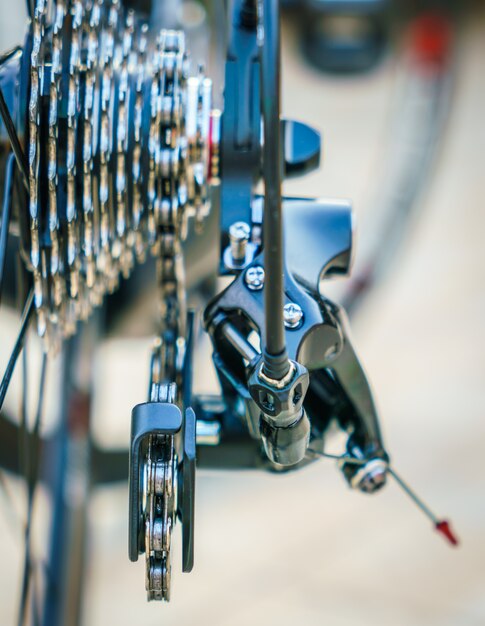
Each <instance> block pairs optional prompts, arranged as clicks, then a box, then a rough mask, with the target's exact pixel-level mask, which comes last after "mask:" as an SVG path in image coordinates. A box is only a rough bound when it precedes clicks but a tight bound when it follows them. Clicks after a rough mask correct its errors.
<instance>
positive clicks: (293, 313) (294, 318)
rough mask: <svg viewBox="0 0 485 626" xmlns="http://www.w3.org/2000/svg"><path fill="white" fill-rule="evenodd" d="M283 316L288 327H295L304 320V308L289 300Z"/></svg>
mask: <svg viewBox="0 0 485 626" xmlns="http://www.w3.org/2000/svg"><path fill="white" fill-rule="evenodd" d="M283 318H284V321H285V326H286V328H291V329H295V328H298V327H299V326H301V324H302V322H303V310H302V308H301V306H300V305H299V304H296V302H288V304H285V307H284V309H283Z"/></svg>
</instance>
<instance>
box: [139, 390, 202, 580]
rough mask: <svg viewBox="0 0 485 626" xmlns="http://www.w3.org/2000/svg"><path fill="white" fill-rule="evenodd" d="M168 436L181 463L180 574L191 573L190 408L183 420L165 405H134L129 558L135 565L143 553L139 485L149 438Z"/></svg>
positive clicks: (192, 471)
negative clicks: (177, 452) (175, 442)
mask: <svg viewBox="0 0 485 626" xmlns="http://www.w3.org/2000/svg"><path fill="white" fill-rule="evenodd" d="M159 435H162V436H163V435H168V436H174V437H175V438H176V441H177V444H178V445H177V446H176V447H177V448H178V449H179V453H180V458H181V459H182V460H181V463H180V464H179V466H178V467H177V473H178V510H177V514H178V517H179V519H180V521H181V523H182V570H183V571H184V572H190V571H191V570H192V567H193V563H194V496H195V459H196V447H195V437H196V419H195V413H194V411H193V410H192V409H191V408H188V409H186V410H185V413H184V417H183V418H182V411H181V410H180V408H179V407H178V406H177V405H175V404H171V403H168V402H167V403H166V402H145V403H143V404H137V405H136V406H135V408H134V409H133V411H132V417H131V445H130V481H129V484H130V494H129V547H128V550H129V557H130V560H132V561H137V560H138V556H139V555H140V554H143V553H144V552H145V519H144V510H143V501H142V485H143V481H144V470H145V463H146V459H147V451H148V441H149V438H150V437H154V436H159Z"/></svg>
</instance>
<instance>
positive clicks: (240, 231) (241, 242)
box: [229, 222, 251, 262]
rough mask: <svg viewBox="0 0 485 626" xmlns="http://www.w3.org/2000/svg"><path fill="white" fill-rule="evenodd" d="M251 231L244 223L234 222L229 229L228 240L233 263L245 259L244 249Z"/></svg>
mask: <svg viewBox="0 0 485 626" xmlns="http://www.w3.org/2000/svg"><path fill="white" fill-rule="evenodd" d="M250 234H251V229H250V227H249V224H246V222H234V224H231V226H230V227H229V239H230V240H231V256H232V259H233V261H236V262H238V261H239V262H243V261H244V260H245V258H246V247H247V244H248V241H249V235H250Z"/></svg>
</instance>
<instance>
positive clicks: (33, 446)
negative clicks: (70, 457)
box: [17, 351, 47, 626]
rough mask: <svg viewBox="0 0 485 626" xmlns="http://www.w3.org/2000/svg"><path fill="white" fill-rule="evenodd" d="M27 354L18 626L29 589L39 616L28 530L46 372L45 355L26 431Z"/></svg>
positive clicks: (24, 608) (24, 386) (23, 412)
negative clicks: (32, 415) (24, 510)
mask: <svg viewBox="0 0 485 626" xmlns="http://www.w3.org/2000/svg"><path fill="white" fill-rule="evenodd" d="M25 355H26V352H25V351H24V385H23V390H22V391H23V398H22V428H21V431H20V433H19V434H20V441H21V445H22V446H23V456H24V468H25V480H26V483H27V519H26V522H25V557H24V570H23V576H22V593H21V597H20V605H19V612H18V622H17V623H18V626H22V625H23V624H24V621H25V615H26V610H27V601H28V598H29V590H30V589H31V587H32V594H33V599H34V607H33V609H34V618H35V615H38V610H39V607H38V606H37V605H38V598H36V595H37V594H36V589H35V586H34V585H35V581H34V585H32V576H33V573H34V569H35V562H34V560H33V559H32V543H31V529H32V513H33V509H34V495H35V488H36V486H37V478H38V473H39V472H38V468H39V463H38V457H39V441H40V440H39V432H40V424H41V420H42V410H43V407H44V389H45V380H46V373H47V353H46V352H44V353H43V355H42V365H41V371H40V382H39V390H38V396H37V398H38V399H37V410H36V413H35V421H34V425H33V428H32V432H31V433H30V432H29V431H28V427H27V421H28V420H27V405H26V402H27V367H26V363H27V360H26V357H25Z"/></svg>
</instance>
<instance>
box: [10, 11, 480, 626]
mask: <svg viewBox="0 0 485 626" xmlns="http://www.w3.org/2000/svg"><path fill="white" fill-rule="evenodd" d="M132 4H133V5H138V6H139V8H143V5H144V3H143V2H141V3H137V2H133V3H132ZM23 9H24V7H23V4H22V3H20V2H19V3H14V4H12V3H11V2H8V0H0V49H2V50H3V49H6V48H8V47H9V46H11V45H13V44H16V43H18V42H19V41H22V38H23V33H24V31H25V24H26V21H25V20H26V17H25V13H24V11H23ZM153 11H156V12H157V16H158V17H157V19H159V20H160V23H161V24H165V25H169V26H180V25H182V26H183V27H184V28H185V29H186V30H187V32H188V35H189V41H190V42H191V48H192V51H193V54H192V56H193V57H194V58H195V59H198V58H207V59H209V61H208V68H209V74H210V75H212V76H214V78H215V80H216V84H218V86H219V91H218V94H219V95H218V96H217V97H218V98H219V104H221V103H222V99H221V94H220V81H221V75H222V61H223V43H224V42H223V37H222V35H221V34H220V32H221V31H220V30H218V31H217V30H216V31H215V30H214V29H215V28H219V29H220V28H221V24H223V14H222V5H220V6H219V5H217V6H212V5H211V6H209V5H207V6H203V5H201V4H198V3H196V2H194V1H192V0H190V1H188V2H183V3H180V2H178V1H175V0H170V2H167V3H164V4H163V6H162V5H156V6H155V7H154V9H153ZM282 53H283V113H284V115H285V116H287V117H289V118H295V119H298V120H302V121H305V122H307V123H309V124H311V125H313V126H314V127H315V128H317V129H318V130H319V131H320V132H321V133H322V136H323V145H324V153H323V154H324V158H323V163H322V167H321V168H320V170H319V171H318V172H315V173H313V174H311V175H309V176H308V177H306V178H303V179H299V180H296V181H291V182H289V183H288V184H287V185H286V186H285V191H286V192H287V193H288V194H295V195H305V196H307V195H308V196H312V195H313V196H322V197H336V198H338V197H345V198H351V199H352V201H353V204H354V208H355V213H356V217H357V228H358V243H357V250H356V257H355V266H354V272H353V277H352V278H351V279H350V280H348V281H344V282H341V283H329V284H328V285H325V286H324V289H323V291H324V293H325V294H326V295H328V296H329V297H331V298H334V299H336V300H337V301H340V302H343V303H345V304H346V305H348V306H349V307H350V310H351V313H352V325H353V334H354V341H355V345H356V347H357V349H358V351H359V354H360V355H361V357H362V360H363V362H364V364H365V367H366V370H367V372H368V374H369V376H370V379H371V381H372V384H373V387H374V391H375V394H376V398H377V402H378V406H379V409H380V414H381V423H382V427H383V431H384V437H385V442H386V444H387V448H388V450H389V451H390V453H391V456H392V459H393V462H394V465H395V467H396V469H398V470H399V471H400V472H401V473H402V475H403V476H404V477H405V478H406V479H408V480H409V482H410V483H411V484H412V485H413V486H414V487H415V488H416V489H417V491H418V492H419V493H420V494H421V495H422V496H423V497H424V499H425V500H426V501H427V502H429V504H430V506H431V508H432V509H434V510H435V511H436V512H437V514H438V515H439V516H443V517H449V519H451V520H452V521H453V523H454V526H455V528H456V531H457V534H458V535H459V538H460V540H461V544H460V546H459V547H458V548H453V549H450V548H449V547H448V546H447V545H446V544H445V543H444V542H443V540H442V538H441V537H440V536H438V535H436V534H435V533H434V532H433V530H432V528H431V527H430V524H429V522H428V521H427V520H426V519H425V518H424V517H423V516H422V514H421V513H420V512H419V511H418V510H417V509H416V508H415V507H414V506H413V504H412V503H411V502H410V501H408V499H407V498H406V497H405V495H404V494H403V493H402V492H401V491H400V490H399V489H398V487H397V485H396V484H395V483H394V482H392V481H390V483H389V485H388V486H387V488H386V489H385V490H383V491H382V492H379V493H378V494H377V495H376V496H374V497H372V496H371V497H369V496H366V495H363V494H360V493H355V492H352V491H350V490H349V489H348V487H347V485H346V484H345V482H344V480H343V478H342V476H341V475H340V473H339V472H338V470H337V469H336V467H335V466H334V465H333V464H332V462H331V461H327V460H322V461H321V462H319V463H315V464H313V465H312V466H310V467H307V468H305V469H302V470H300V471H298V472H296V473H294V474H289V475H284V476H278V475H267V474H263V473H261V472H259V473H257V472H208V471H206V472H199V473H198V477H197V495H196V537H195V549H196V555H195V559H196V560H195V568H194V571H193V573H192V574H190V575H182V574H181V565H180V563H179V562H178V561H177V559H174V562H173V566H172V577H173V587H172V600H171V602H170V604H168V605H167V604H165V605H163V606H162V605H160V604H158V603H151V604H147V603H146V600H145V592H144V588H143V580H144V561H143V559H141V560H140V561H139V562H138V563H136V564H132V563H130V562H129V561H128V557H127V525H128V520H127V502H128V499H127V485H126V484H124V483H123V484H116V485H114V486H113V485H110V486H107V487H103V488H99V487H98V488H96V489H94V490H93V491H92V497H91V501H90V506H89V511H88V520H87V523H88V547H87V550H86V553H85V554H84V558H85V566H86V584H85V589H84V594H83V597H82V599H81V600H80V603H81V606H82V620H83V624H86V625H88V626H101V625H103V624H106V623H107V622H110V623H113V624H114V623H116V624H120V625H122V624H135V623H136V624H146V625H150V624H165V625H174V626H175V625H176V626H185V625H192V624H200V625H203V626H206V625H207V626H238V625H239V624H241V625H242V624H245V625H246V624H248V623H250V624H254V625H256V626H266V625H269V626H273V625H274V626H290V625H291V626H293V625H294V624H295V623H299V624H305V625H308V626H314V625H315V626H316V625H320V624H328V625H329V626H365V625H368V624H369V625H370V624H372V625H373V626H384V625H385V626H401V625H402V626H410V625H412V626H421V625H423V626H424V625H426V626H428V625H429V626H431V625H433V626H482V625H483V624H485V495H484V494H485V464H484V460H483V459H484V454H483V448H484V445H485V381H484V375H485V351H484V350H483V346H484V339H485V323H484V320H485V289H484V282H485V246H484V245H483V233H484V232H485V211H484V205H483V202H484V200H483V197H484V190H485V187H484V179H485V157H484V152H485V123H484V120H483V118H484V115H483V111H484V102H485V71H484V64H485V6H484V5H483V3H481V2H476V3H473V2H455V3H453V2H448V3H443V2H418V1H417V0H416V1H415V2H406V0H401V1H400V2H397V1H393V0H388V1H387V2H384V1H371V0H369V1H366V0H360V1H359V2H357V1H354V2H346V1H344V0H340V1H339V0H333V1H330V0H328V1H326V0H305V2H303V1H301V0H292V1H291V2H290V1H288V3H287V4H285V5H284V14H283V51H282ZM217 81H218V82H217ZM201 245H202V244H200V243H199V248H198V249H199V250H200V246H201ZM147 271H149V270H147ZM193 298H194V301H197V300H198V299H200V296H199V295H198V294H197V292H194V296H193ZM155 312H156V309H155V306H154V305H153V303H152V297H151V296H150V293H149V292H148V290H145V291H142V292H141V293H138V292H137V293H136V298H135V297H134V298H133V306H131V307H130V309H129V310H128V311H126V313H124V314H123V315H122V316H119V319H117V321H116V324H115V325H114V328H113V330H112V331H111V333H110V335H109V336H108V337H107V338H105V339H104V340H103V341H102V342H100V343H99V345H97V349H96V350H95V352H94V356H93V360H92V361H91V362H90V364H89V366H88V367H89V372H90V379H91V384H92V388H91V390H90V391H91V392H92V396H93V405H92V415H93V417H92V420H93V423H92V428H93V437H94V439H95V441H96V443H97V445H99V446H101V447H105V448H109V447H112V448H117V447H123V446H126V444H127V441H128V438H129V419H130V417H129V416H130V411H131V407H132V406H133V405H135V404H137V403H138V402H140V401H142V399H143V398H144V397H145V394H146V385H147V379H148V355H149V351H150V346H151V337H152V332H153V326H154V324H153V322H154V319H155ZM0 316H1V317H0V345H1V346H2V348H1V349H0V361H2V370H3V365H4V362H6V360H7V357H8V353H9V350H10V348H9V346H10V345H11V343H12V337H13V336H14V335H13V332H14V329H15V328H16V324H17V319H18V317H17V313H16V312H15V311H9V310H7V309H6V308H5V307H2V310H1V312H0ZM31 342H32V344H33V347H32V349H31V355H32V359H33V361H34V367H35V362H36V359H37V361H39V358H38V355H37V352H38V346H36V345H35V337H32V338H31ZM4 346H5V349H4ZM36 350H37V351H36ZM208 362H209V348H208V346H207V344H206V343H204V340H203V338H200V344H199V347H198V354H197V360H196V364H195V368H194V371H195V387H196V390H199V391H201V390H204V391H214V385H215V384H216V383H215V376H214V373H213V372H211V371H209V369H208V366H207V363H208ZM56 367H57V368H59V367H60V365H59V364H57V365H54V368H53V370H52V372H51V381H50V388H49V394H50V395H51V396H54V395H55V379H56V376H57V374H56V369H55V368H56ZM17 376H18V373H17ZM19 388H20V379H17V380H14V388H12V390H11V391H10V392H9V396H8V399H7V403H6V408H7V410H9V414H12V415H15V413H16V410H17V409H18V391H19ZM51 405H52V406H54V405H55V401H54V400H52V402H51V403H49V406H51ZM54 420H55V410H54V409H53V410H52V411H51V413H49V411H47V413H46V416H45V422H44V424H43V431H44V432H45V433H47V432H49V428H50V427H51V423H52V422H53V421H54ZM2 476H3V478H2V484H3V486H4V488H2V489H1V491H0V495H1V496H2V501H1V507H0V623H1V624H6V625H8V624H13V623H15V619H16V618H15V616H16V612H17V608H18V602H19V594H20V581H21V568H22V559H23V542H24V534H23V533H24V529H23V525H22V520H23V519H24V518H25V487H24V485H23V483H22V482H21V481H19V480H16V479H15V478H13V477H12V476H10V475H8V473H5V474H3V475H2ZM77 488H79V485H77ZM80 488H81V489H83V488H87V487H86V486H85V485H84V486H82V485H81V487H80ZM5 494H8V496H6V495H5ZM50 504H51V503H50V500H49V495H48V494H47V493H46V492H44V491H43V490H42V489H39V490H38V493H37V495H36V500H35V507H36V519H37V521H36V529H35V534H34V543H35V551H36V554H39V555H40V556H41V558H42V555H43V554H44V555H45V554H46V553H47V549H48V546H47V541H46V536H47V532H46V530H47V528H48V527H49V519H50ZM177 532H179V531H177ZM177 539H179V537H178V536H177V537H176V540H177ZM73 549H75V546H74V545H73ZM174 553H175V554H178V553H179V551H177V546H175V549H174Z"/></svg>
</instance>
